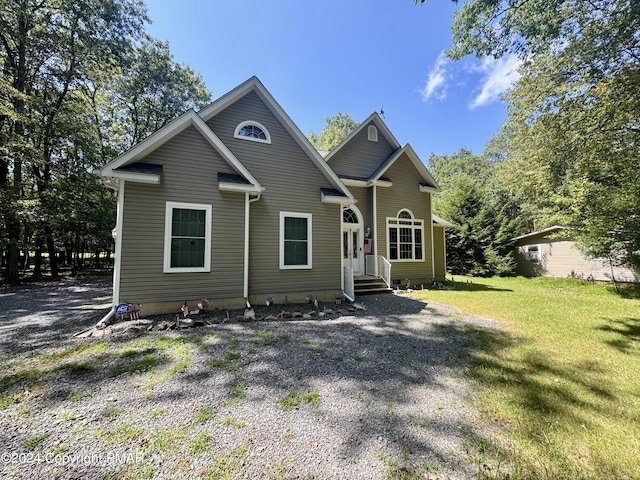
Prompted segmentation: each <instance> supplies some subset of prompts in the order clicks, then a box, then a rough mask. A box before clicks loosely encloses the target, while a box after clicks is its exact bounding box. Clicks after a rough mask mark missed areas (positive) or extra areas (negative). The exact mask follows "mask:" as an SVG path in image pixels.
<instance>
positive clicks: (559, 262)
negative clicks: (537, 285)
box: [516, 237, 640, 282]
mask: <svg viewBox="0 0 640 480" xmlns="http://www.w3.org/2000/svg"><path fill="white" fill-rule="evenodd" d="M526 245H538V247H539V249H540V260H539V261H537V260H528V259H527V258H526V257H525V252H526V250H525V249H526ZM516 249H517V251H516V261H517V272H518V274H519V275H523V276H526V277H537V276H544V277H556V278H566V277H569V276H571V275H572V274H573V275H575V276H578V277H581V278H587V277H589V275H591V276H593V278H594V279H595V280H601V281H609V280H611V274H612V271H611V267H610V265H609V262H608V261H607V260H605V259H593V258H587V257H586V256H585V255H583V254H582V252H580V250H578V249H577V248H576V246H575V242H574V241H573V240H572V239H567V238H564V239H560V238H555V239H549V238H544V237H542V238H538V239H536V238H535V237H533V238H530V239H528V240H527V242H526V244H522V245H519V246H518V247H516ZM613 275H614V276H615V279H616V281H620V282H639V281H640V272H638V271H635V270H633V269H632V268H628V267H617V266H616V267H614V268H613Z"/></svg>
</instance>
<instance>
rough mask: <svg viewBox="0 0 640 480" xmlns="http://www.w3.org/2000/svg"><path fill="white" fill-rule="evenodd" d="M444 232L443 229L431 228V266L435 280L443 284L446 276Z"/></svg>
mask: <svg viewBox="0 0 640 480" xmlns="http://www.w3.org/2000/svg"><path fill="white" fill-rule="evenodd" d="M445 232H446V229H445V228H443V227H439V226H436V225H434V226H433V265H434V270H435V279H436V280H437V281H439V282H443V281H444V280H445V277H446V276H447V259H446V243H445Z"/></svg>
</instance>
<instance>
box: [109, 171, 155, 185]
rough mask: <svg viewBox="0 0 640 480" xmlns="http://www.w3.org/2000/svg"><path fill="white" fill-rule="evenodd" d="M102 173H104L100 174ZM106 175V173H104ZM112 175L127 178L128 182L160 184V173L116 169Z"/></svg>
mask: <svg viewBox="0 0 640 480" xmlns="http://www.w3.org/2000/svg"><path fill="white" fill-rule="evenodd" d="M100 175H102V173H101V174H100ZM102 176H104V175H102ZM109 176H110V177H113V178H119V179H120V180H126V181H128V182H135V183H150V184H152V185H159V184H160V175H159V174H157V175H156V174H151V173H140V172H127V171H117V170H116V171H114V172H113V173H112V174H111V175H109Z"/></svg>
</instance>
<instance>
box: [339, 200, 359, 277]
mask: <svg viewBox="0 0 640 480" xmlns="http://www.w3.org/2000/svg"><path fill="white" fill-rule="evenodd" d="M342 256H343V258H344V265H345V267H351V269H352V270H353V274H354V275H362V274H363V272H364V239H363V238H362V222H361V221H360V216H359V215H358V213H357V212H356V211H354V209H352V208H345V209H344V210H343V215H342Z"/></svg>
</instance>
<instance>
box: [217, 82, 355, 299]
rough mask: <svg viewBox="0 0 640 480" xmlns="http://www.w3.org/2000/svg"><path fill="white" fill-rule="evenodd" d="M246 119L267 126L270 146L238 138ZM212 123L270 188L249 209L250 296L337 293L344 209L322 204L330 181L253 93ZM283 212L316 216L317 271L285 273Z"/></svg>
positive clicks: (313, 253)
mask: <svg viewBox="0 0 640 480" xmlns="http://www.w3.org/2000/svg"><path fill="white" fill-rule="evenodd" d="M246 120H254V121H256V122H258V123H260V124H261V125H263V126H264V127H265V128H266V129H267V130H268V131H269V134H270V135H271V144H265V143H259V142H252V141H248V140H245V139H241V138H234V136H233V134H234V131H235V128H236V126H237V125H238V124H239V123H240V122H243V121H246ZM208 124H209V126H210V127H211V129H212V130H213V131H214V132H215V133H216V134H217V135H218V136H219V137H220V139H221V140H222V141H223V142H224V143H225V144H226V145H227V146H228V147H229V149H230V150H231V151H232V152H233V153H234V155H235V156H236V157H237V158H238V160H239V161H240V162H242V163H243V164H244V165H245V166H246V167H247V168H248V170H249V171H250V172H251V173H252V174H253V175H254V176H255V178H256V179H257V180H258V182H260V184H261V185H262V186H263V187H265V189H266V190H265V192H264V193H263V194H262V196H261V198H260V200H258V201H257V202H254V203H252V204H251V206H250V212H251V213H250V254H249V255H250V257H249V268H250V271H249V294H250V295H273V294H276V293H278V292H299V291H301V290H302V291H304V290H308V291H309V293H314V291H319V290H331V289H334V290H338V289H339V288H340V285H341V278H342V277H341V275H342V274H341V269H340V265H341V237H340V235H341V233H340V221H341V212H340V206H339V205H335V204H322V203H321V201H320V200H321V199H320V188H323V187H324V188H331V187H332V185H331V183H330V181H329V180H328V179H327V178H326V177H325V176H324V175H323V174H322V172H321V171H320V170H319V169H318V167H317V166H316V165H315V164H314V163H313V161H312V160H311V159H310V158H309V156H308V155H307V153H305V152H304V151H303V150H302V149H301V148H300V147H299V146H298V144H297V143H296V142H295V140H294V139H293V138H292V137H291V136H290V135H289V134H288V132H287V131H286V130H285V128H284V127H283V126H282V125H281V124H280V122H279V121H278V120H277V118H276V117H275V116H274V115H273V114H272V113H271V111H270V110H269V109H268V108H267V107H266V106H265V105H264V104H263V103H262V101H261V100H260V98H259V97H258V96H257V95H256V94H255V93H253V92H251V93H249V94H247V95H246V96H245V97H243V98H241V99H239V100H238V101H236V102H235V103H234V104H233V105H231V106H229V107H228V108H227V109H225V110H223V111H222V112H220V113H218V114H217V115H216V116H215V117H213V118H212V119H210V120H209V121H208ZM281 211H286V212H297V213H310V214H312V226H313V229H312V262H313V265H312V267H313V268H312V269H306V270H304V269H292V270H280V268H279V221H280V212H281Z"/></svg>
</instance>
